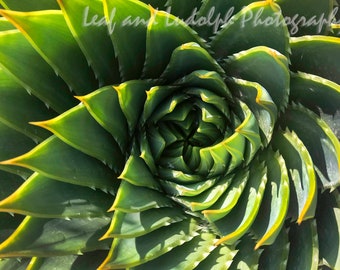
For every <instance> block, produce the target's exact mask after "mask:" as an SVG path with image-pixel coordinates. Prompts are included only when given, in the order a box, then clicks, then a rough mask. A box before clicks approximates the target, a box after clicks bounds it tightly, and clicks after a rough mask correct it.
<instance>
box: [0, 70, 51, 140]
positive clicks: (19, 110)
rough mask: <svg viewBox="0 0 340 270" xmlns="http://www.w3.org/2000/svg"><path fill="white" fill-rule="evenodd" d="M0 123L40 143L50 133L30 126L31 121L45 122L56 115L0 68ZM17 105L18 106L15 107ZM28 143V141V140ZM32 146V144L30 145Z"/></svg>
mask: <svg viewBox="0 0 340 270" xmlns="http://www.w3.org/2000/svg"><path fill="white" fill-rule="evenodd" d="M0 94H1V99H0V121H2V122H3V123H5V124H7V125H8V126H10V127H12V128H14V129H15V130H17V131H19V132H21V133H22V134H24V135H26V136H28V137H29V138H31V139H32V140H34V141H36V142H39V141H42V140H44V139H46V138H47V137H48V136H49V135H50V132H47V131H46V130H42V129H41V128H37V127H34V126H32V125H30V124H29V123H28V122H29V121H32V120H33V121H39V120H44V119H46V118H49V117H54V116H55V115H56V114H55V112H53V111H52V110H49V109H48V108H47V107H46V106H45V104H44V103H43V102H41V101H40V100H39V99H37V98H36V97H34V96H32V95H29V94H28V93H27V92H26V90H25V89H24V88H22V87H21V86H20V85H18V84H17V83H16V82H15V81H13V80H12V79H11V78H10V77H8V76H7V75H6V74H5V73H4V71H3V70H2V69H1V68H0ZM13 104H16V106H13ZM27 112H29V113H27ZM26 141H27V140H26ZM28 144H29V145H31V143H28Z"/></svg>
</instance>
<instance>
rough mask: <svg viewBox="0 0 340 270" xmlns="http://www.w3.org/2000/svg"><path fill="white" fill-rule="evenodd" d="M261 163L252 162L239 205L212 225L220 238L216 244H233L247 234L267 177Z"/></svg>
mask: <svg viewBox="0 0 340 270" xmlns="http://www.w3.org/2000/svg"><path fill="white" fill-rule="evenodd" d="M266 174H267V172H266V168H265V166H264V164H263V163H259V162H258V161H257V160H255V161H253V162H252V167H251V168H250V173H249V175H250V176H251V177H249V181H248V183H247V186H246V187H245V190H244V191H243V192H242V195H241V198H240V201H239V203H238V204H237V205H236V206H235V207H234V208H233V209H232V211H231V212H230V213H229V214H228V215H227V216H225V217H224V218H222V219H220V220H218V221H216V222H214V223H213V226H214V227H215V228H216V230H217V232H218V233H219V234H220V235H221V236H222V237H221V239H219V240H218V242H217V244H222V243H226V244H231V245H232V244H234V243H236V241H237V240H239V239H240V238H241V237H242V236H243V235H245V234H246V233H247V231H248V230H249V228H250V226H251V225H252V224H253V222H254V220H255V218H256V215H257V213H258V211H259V208H260V205H261V201H262V198H263V193H264V191H265V187H266V183H267V176H266Z"/></svg>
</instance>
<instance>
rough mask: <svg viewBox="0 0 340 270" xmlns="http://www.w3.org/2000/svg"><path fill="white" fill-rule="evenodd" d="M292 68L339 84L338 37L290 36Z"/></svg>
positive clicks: (339, 40) (339, 51)
mask: <svg viewBox="0 0 340 270" xmlns="http://www.w3.org/2000/svg"><path fill="white" fill-rule="evenodd" d="M290 47H291V49H292V55H291V57H290V60H291V65H292V69H293V70H295V71H303V72H306V73H311V74H314V75H318V76H321V77H324V78H326V79H328V80H331V81H334V82H336V83H338V84H340V50H339V48H340V38H337V37H326V36H312V37H309V36H307V37H298V38H291V41H290Z"/></svg>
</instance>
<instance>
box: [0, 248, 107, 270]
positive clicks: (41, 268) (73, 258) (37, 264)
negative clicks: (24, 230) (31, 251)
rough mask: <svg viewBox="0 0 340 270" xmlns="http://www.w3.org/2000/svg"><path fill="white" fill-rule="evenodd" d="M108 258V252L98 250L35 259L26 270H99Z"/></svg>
mask: <svg viewBox="0 0 340 270" xmlns="http://www.w3.org/2000/svg"><path fill="white" fill-rule="evenodd" d="M106 256H107V251H106V250H96V251H93V252H85V253H84V254H82V255H69V256H55V257H47V258H41V257H40V258H37V257H34V258H32V260H31V262H30V264H29V266H28V268H27V269H26V270H48V269H58V270H69V269H72V270H84V269H97V267H98V266H99V265H100V264H101V262H102V261H103V260H104V259H105V257H106ZM0 269H1V268H0ZM13 270H14V269H13ZM15 270H16V269H15Z"/></svg>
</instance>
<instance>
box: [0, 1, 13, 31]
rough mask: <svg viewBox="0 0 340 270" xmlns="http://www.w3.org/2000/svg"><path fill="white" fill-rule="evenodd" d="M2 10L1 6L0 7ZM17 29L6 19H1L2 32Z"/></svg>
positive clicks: (0, 27) (0, 29) (0, 28)
mask: <svg viewBox="0 0 340 270" xmlns="http://www.w3.org/2000/svg"><path fill="white" fill-rule="evenodd" d="M0 8H1V6H0ZM13 29H16V28H15V27H14V25H13V24H11V23H10V22H9V21H8V20H7V19H6V18H4V17H0V31H6V30H13Z"/></svg>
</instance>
